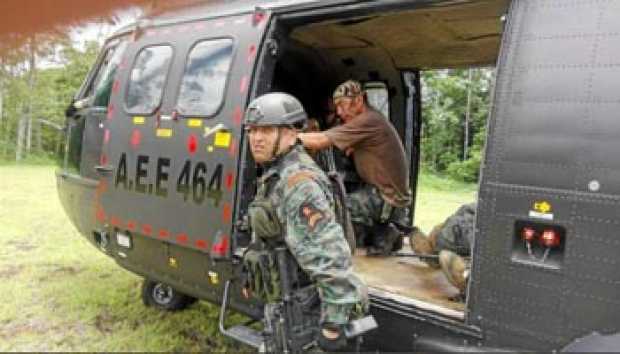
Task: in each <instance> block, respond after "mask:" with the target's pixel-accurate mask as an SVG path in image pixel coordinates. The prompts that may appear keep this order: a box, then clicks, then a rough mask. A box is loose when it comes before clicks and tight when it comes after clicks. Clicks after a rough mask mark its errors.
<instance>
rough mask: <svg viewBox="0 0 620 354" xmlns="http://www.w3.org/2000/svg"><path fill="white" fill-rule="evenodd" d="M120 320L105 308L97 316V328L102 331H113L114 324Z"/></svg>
mask: <svg viewBox="0 0 620 354" xmlns="http://www.w3.org/2000/svg"><path fill="white" fill-rule="evenodd" d="M117 322H118V318H117V317H116V316H114V315H112V314H110V313H109V312H108V311H107V310H103V311H102V312H101V313H100V314H98V315H97V316H95V323H94V325H95V328H97V330H99V332H101V333H112V331H113V330H114V325H115V324H116V323H117Z"/></svg>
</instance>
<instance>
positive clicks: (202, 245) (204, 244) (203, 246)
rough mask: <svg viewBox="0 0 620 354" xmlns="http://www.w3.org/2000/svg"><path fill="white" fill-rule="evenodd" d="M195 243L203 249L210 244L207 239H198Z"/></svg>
mask: <svg viewBox="0 0 620 354" xmlns="http://www.w3.org/2000/svg"><path fill="white" fill-rule="evenodd" d="M195 244H196V247H197V248H200V249H203V250H204V249H207V247H208V246H209V245H208V244H207V241H205V240H196V242H195Z"/></svg>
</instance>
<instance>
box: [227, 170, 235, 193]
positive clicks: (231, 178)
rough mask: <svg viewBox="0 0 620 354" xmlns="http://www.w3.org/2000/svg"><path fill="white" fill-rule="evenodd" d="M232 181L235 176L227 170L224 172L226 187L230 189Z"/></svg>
mask: <svg viewBox="0 0 620 354" xmlns="http://www.w3.org/2000/svg"><path fill="white" fill-rule="evenodd" d="M234 181H235V176H233V174H232V172H228V173H227V174H226V189H228V190H229V191H231V190H232V187H233V183H234Z"/></svg>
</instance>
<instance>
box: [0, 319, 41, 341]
mask: <svg viewBox="0 0 620 354" xmlns="http://www.w3.org/2000/svg"><path fill="white" fill-rule="evenodd" d="M50 329H51V326H50V325H49V321H46V320H44V319H41V318H31V319H28V320H27V322H9V323H7V324H3V325H2V332H0V337H1V338H12V337H16V336H19V335H23V334H44V333H46V332H48V331H49V330H50Z"/></svg>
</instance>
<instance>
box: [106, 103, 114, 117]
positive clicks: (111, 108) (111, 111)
mask: <svg viewBox="0 0 620 354" xmlns="http://www.w3.org/2000/svg"><path fill="white" fill-rule="evenodd" d="M112 118H114V104H112V103H110V104H109V105H108V114H107V115H106V119H107V120H112Z"/></svg>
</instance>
